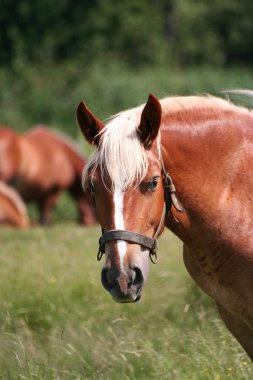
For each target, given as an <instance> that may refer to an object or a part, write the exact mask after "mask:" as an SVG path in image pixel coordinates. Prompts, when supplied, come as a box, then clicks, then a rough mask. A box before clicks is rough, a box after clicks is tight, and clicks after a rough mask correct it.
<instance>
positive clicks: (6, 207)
mask: <svg viewBox="0 0 253 380" xmlns="http://www.w3.org/2000/svg"><path fill="white" fill-rule="evenodd" d="M0 225H1V226H10V227H18V228H26V227H28V226H29V218H28V214H27V210H26V206H25V204H24V202H23V200H22V199H21V198H20V196H19V194H18V193H17V192H16V190H14V189H13V188H11V187H10V186H8V185H6V184H5V183H4V182H2V181H0Z"/></svg>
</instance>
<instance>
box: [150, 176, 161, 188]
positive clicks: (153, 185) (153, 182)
mask: <svg viewBox="0 0 253 380" xmlns="http://www.w3.org/2000/svg"><path fill="white" fill-rule="evenodd" d="M158 180H159V176H156V177H153V178H152V179H151V181H149V182H148V184H147V187H148V190H150V191H155V190H156V188H157V185H158Z"/></svg>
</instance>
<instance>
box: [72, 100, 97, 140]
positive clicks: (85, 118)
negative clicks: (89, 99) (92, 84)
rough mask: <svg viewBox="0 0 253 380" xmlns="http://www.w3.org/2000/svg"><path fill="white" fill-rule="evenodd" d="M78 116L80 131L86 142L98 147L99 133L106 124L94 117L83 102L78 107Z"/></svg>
mask: <svg viewBox="0 0 253 380" xmlns="http://www.w3.org/2000/svg"><path fill="white" fill-rule="evenodd" d="M76 116H77V121H78V124H79V126H80V129H81V131H82V133H83V135H84V137H85V138H86V140H87V141H88V142H89V143H90V144H94V145H98V143H99V138H98V133H99V132H100V131H101V130H102V129H103V128H104V123H102V121H101V120H99V119H98V118H97V117H96V116H94V115H93V113H92V112H91V111H90V110H89V108H88V107H87V106H86V104H85V103H84V102H83V101H81V103H80V104H79V106H78V107H77V110H76Z"/></svg>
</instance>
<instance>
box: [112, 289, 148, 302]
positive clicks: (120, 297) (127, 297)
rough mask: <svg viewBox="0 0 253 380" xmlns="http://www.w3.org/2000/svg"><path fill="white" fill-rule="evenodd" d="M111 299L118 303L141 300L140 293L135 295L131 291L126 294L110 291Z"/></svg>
mask: <svg viewBox="0 0 253 380" xmlns="http://www.w3.org/2000/svg"><path fill="white" fill-rule="evenodd" d="M110 293H111V296H112V299H113V300H114V301H116V302H118V303H133V302H137V301H139V300H140V299H141V292H138V293H135V292H132V291H131V290H130V291H128V292H127V294H123V293H121V292H118V291H111V292H110Z"/></svg>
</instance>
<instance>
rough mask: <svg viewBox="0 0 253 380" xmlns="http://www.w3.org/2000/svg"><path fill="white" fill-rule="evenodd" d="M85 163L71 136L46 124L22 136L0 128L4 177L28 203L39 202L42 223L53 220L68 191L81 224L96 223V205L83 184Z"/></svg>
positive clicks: (0, 172)
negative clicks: (58, 204)
mask: <svg viewBox="0 0 253 380" xmlns="http://www.w3.org/2000/svg"><path fill="white" fill-rule="evenodd" d="M6 147H8V149H7V148H6ZM84 163H85V159H84V157H83V155H82V154H81V153H79V151H78V150H77V148H76V147H75V145H74V143H73V142H72V141H71V140H70V139H69V138H68V137H67V136H65V135H60V134H59V133H58V132H55V131H52V130H50V129H48V128H46V127H45V126H35V127H34V128H32V129H30V130H28V131H27V132H26V133H24V134H22V135H19V134H17V133H15V132H14V131H11V130H10V129H8V128H0V179H2V180H3V181H5V182H6V183H13V184H14V186H15V188H16V189H17V190H18V192H19V193H20V195H21V197H22V198H23V199H24V200H25V202H30V201H33V202H35V203H36V204H37V206H38V209H39V213H40V222H41V223H46V224H48V223H50V221H51V211H52V208H53V206H54V205H55V204H56V202H57V200H58V199H59V197H60V196H61V194H62V193H63V192H64V191H68V192H69V193H70V195H71V196H72V197H73V199H74V200H75V202H76V205H77V208H78V210H79V220H80V222H81V223H83V224H93V223H95V222H96V218H95V214H94V208H93V205H92V204H91V202H90V200H89V197H88V195H87V194H85V193H84V192H83V190H82V186H81V178H82V170H83V165H84Z"/></svg>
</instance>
